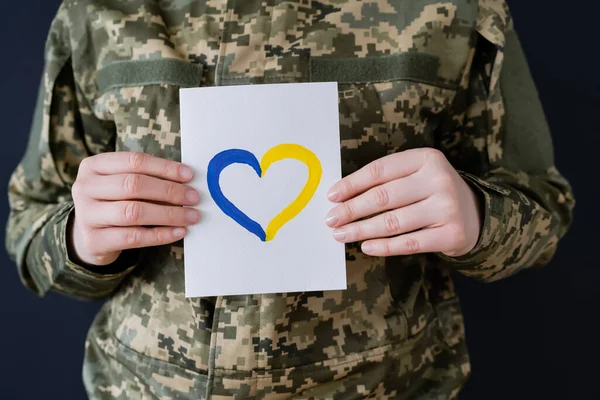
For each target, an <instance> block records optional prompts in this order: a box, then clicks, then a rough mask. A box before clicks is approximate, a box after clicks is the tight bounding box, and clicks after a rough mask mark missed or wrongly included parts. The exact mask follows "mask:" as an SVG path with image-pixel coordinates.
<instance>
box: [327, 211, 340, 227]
mask: <svg viewBox="0 0 600 400" xmlns="http://www.w3.org/2000/svg"><path fill="white" fill-rule="evenodd" d="M337 221H338V218H337V216H336V215H329V214H328V215H327V217H325V223H326V224H327V226H334V225H335V224H336V223H337Z"/></svg>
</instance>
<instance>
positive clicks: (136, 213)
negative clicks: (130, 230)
mask: <svg viewBox="0 0 600 400" xmlns="http://www.w3.org/2000/svg"><path fill="white" fill-rule="evenodd" d="M140 214H141V207H140V204H139V203H136V202H135V201H130V202H127V203H125V206H124V207H123V217H124V218H125V221H127V222H131V223H136V222H138V221H139V220H140Z"/></svg>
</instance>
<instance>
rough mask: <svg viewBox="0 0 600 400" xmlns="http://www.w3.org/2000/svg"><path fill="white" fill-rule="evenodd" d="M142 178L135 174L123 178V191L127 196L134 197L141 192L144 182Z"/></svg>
mask: <svg viewBox="0 0 600 400" xmlns="http://www.w3.org/2000/svg"><path fill="white" fill-rule="evenodd" d="M140 178H141V177H140V176H139V175H135V174H128V175H125V177H124V178H123V191H124V192H125V194H126V195H129V196H133V195H136V194H138V193H139V192H140V190H141V186H142V182H141V179H140Z"/></svg>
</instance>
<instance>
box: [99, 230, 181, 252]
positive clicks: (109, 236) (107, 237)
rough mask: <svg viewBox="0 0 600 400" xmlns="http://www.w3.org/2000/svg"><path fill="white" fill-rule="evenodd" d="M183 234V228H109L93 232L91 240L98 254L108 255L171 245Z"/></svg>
mask: <svg viewBox="0 0 600 400" xmlns="http://www.w3.org/2000/svg"><path fill="white" fill-rule="evenodd" d="M185 234H186V229H185V228H184V227H175V228H167V227H156V228H140V227H135V228H121V227H118V228H117V227H111V228H104V229H98V230H96V231H94V237H93V240H94V242H95V249H96V251H97V252H98V253H110V252H115V251H121V250H127V249H138V248H142V247H151V246H160V245H165V244H169V243H173V242H176V241H178V240H181V239H182V238H183V237H184V236H185Z"/></svg>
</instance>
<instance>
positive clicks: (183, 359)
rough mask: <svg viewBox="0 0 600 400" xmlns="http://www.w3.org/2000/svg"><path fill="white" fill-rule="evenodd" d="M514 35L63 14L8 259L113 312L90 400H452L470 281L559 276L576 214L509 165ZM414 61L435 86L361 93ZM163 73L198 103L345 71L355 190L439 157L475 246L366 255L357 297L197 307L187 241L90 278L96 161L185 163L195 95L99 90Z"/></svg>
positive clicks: (303, 5) (378, 5)
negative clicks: (72, 255) (73, 251)
mask: <svg viewBox="0 0 600 400" xmlns="http://www.w3.org/2000/svg"><path fill="white" fill-rule="evenodd" d="M512 28H513V24H512V20H511V18H510V14H509V11H508V7H507V6H506V4H505V2H504V1H501V0H479V1H470V0H452V1H439V0H437V1H436V0H409V1H406V0H382V1H373V0H369V1H350V0H327V1H312V0H303V1H267V2H264V1H260V2H259V1H256V0H247V1H243V2H242V1H237V2H231V1H221V0H219V1H217V0H208V1H197V0H176V1H175V0H165V1H160V2H146V1H141V0H132V1H126V2H125V1H120V0H103V1H98V0H66V1H64V2H63V5H62V6H61V8H60V10H59V12H58V14H57V17H56V18H55V20H54V22H53V25H52V28H51V30H50V35H49V40H48V46H47V52H46V53H47V54H46V68H45V72H44V78H43V85H42V90H41V92H40V101H39V108H38V111H39V113H38V117H39V118H37V121H38V122H37V123H35V124H34V125H33V128H32V131H31V141H30V145H29V147H28V152H27V153H26V155H25V157H24V158H23V161H22V163H21V164H20V165H19V166H18V167H17V168H16V169H15V172H14V174H13V176H12V179H11V182H10V188H9V190H10V193H9V196H10V205H11V216H10V219H9V223H8V226H7V249H8V250H9V252H10V254H11V256H12V257H13V258H14V259H15V261H16V262H17V264H18V266H19V273H20V275H21V278H22V280H23V283H24V284H25V285H26V286H27V287H29V288H31V289H32V290H34V291H36V292H37V293H38V294H40V295H43V294H45V293H46V292H48V291H49V290H56V291H59V292H61V293H64V294H67V295H71V296H74V297H78V298H106V299H107V302H106V304H105V305H104V307H103V308H102V310H101V311H100V313H99V314H98V316H97V318H96V319H95V321H94V323H93V324H92V327H91V328H90V331H89V335H88V339H87V342H86V359H85V364H84V382H85V387H86V389H87V391H88V394H89V396H90V398H93V399H113V398H116V399H146V398H158V399H204V398H212V399H225V398H238V399H242V398H263V399H283V398H296V399H321V398H332V399H360V398H381V399H449V398H454V397H455V396H456V395H457V394H458V393H459V391H460V389H461V388H462V386H463V385H464V383H465V382H466V380H467V377H468V376H469V374H470V363H469V356H468V352H467V349H466V346H465V327H464V323H463V317H462V313H461V311H460V306H459V301H458V297H457V294H456V292H455V288H454V285H453V281H452V278H451V273H452V271H455V270H459V271H461V272H463V273H465V274H467V275H470V276H474V277H476V278H480V279H482V280H495V279H500V278H503V277H505V276H508V275H510V274H514V273H516V272H517V271H519V270H521V269H523V268H527V267H531V266H535V265H543V264H545V263H546V262H547V261H548V260H549V259H550V257H551V256H552V254H553V252H554V251H555V249H556V246H557V243H558V241H559V240H560V238H561V237H562V236H563V235H564V234H565V232H566V230H567V228H568V225H569V222H570V218H571V212H572V208H573V205H574V200H573V195H572V191H571V188H570V187H569V185H568V182H567V181H566V180H565V178H564V177H562V176H561V175H560V173H559V172H558V170H557V169H556V167H554V166H550V167H544V168H540V169H538V170H536V171H534V172H532V171H530V170H527V171H526V170H525V169H523V168H520V165H519V164H518V163H517V164H516V165H513V164H514V163H513V164H511V165H510V166H509V165H508V163H507V159H508V156H511V154H510V151H511V150H510V149H509V148H507V146H506V143H507V140H508V139H507V138H511V137H514V136H507V135H517V134H529V132H527V133H522V132H509V131H507V129H506V127H507V124H506V122H507V118H510V116H507V113H506V107H505V105H504V96H503V92H502V85H500V81H501V77H502V67H503V66H504V65H505V62H506V57H507V56H508V53H505V41H506V38H507V37H508V36H509V34H510V30H511V29H512ZM406 54H410V55H411V60H413V61H414V63H415V65H413V67H416V66H417V64H418V63H420V62H421V61H423V60H425V59H427V60H431V59H434V60H436V68H435V72H434V73H433V76H427V77H425V78H418V77H417V78H415V76H413V75H411V74H409V73H407V74H406V75H403V74H402V73H401V72H398V71H401V70H402V68H405V67H406V66H403V65H401V64H398V65H397V66H396V65H394V67H393V68H394V69H395V68H396V67H397V68H398V69H397V70H396V72H398V73H395V74H394V77H393V78H389V79H379V78H378V79H372V80H369V79H367V80H361V81H360V82H358V81H352V80H347V79H346V78H347V77H348V76H351V74H348V70H347V68H350V69H352V68H353V67H355V66H357V65H358V64H357V63H358V62H360V60H365V59H369V60H370V61H371V62H372V65H375V66H376V67H375V70H374V71H373V73H374V74H377V73H378V72H380V71H377V65H384V64H385V63H383V62H379V61H381V60H383V57H388V56H394V55H406ZM164 59H174V60H178V61H179V62H187V63H194V64H200V65H202V67H203V68H201V70H202V71H203V72H202V76H201V77H199V79H198V82H199V85H200V86H214V85H242V84H256V83H259V84H268V83H293V82H310V81H313V80H314V79H315V78H314V76H313V75H312V72H311V60H313V61H314V60H317V59H319V60H327V62H328V63H333V64H334V65H337V66H338V67H339V68H338V67H336V68H334V69H332V70H331V71H333V72H331V73H330V75H329V76H327V79H328V80H332V81H338V82H340V83H339V85H338V88H339V113H340V135H341V143H340V147H341V154H342V171H343V174H344V175H347V174H349V173H352V172H354V171H356V170H357V169H358V168H360V167H362V166H364V165H366V164H367V163H369V162H370V161H373V160H375V159H377V158H380V157H382V156H385V155H387V154H391V153H394V152H399V151H403V150H406V149H410V148H416V147H434V148H438V149H440V150H441V151H443V152H444V154H446V156H447V157H448V159H449V160H450V162H451V163H452V164H453V165H454V166H455V168H457V170H458V171H459V173H460V174H461V175H462V176H463V177H464V179H465V180H466V181H467V182H468V183H469V184H470V185H472V187H473V188H474V189H475V190H476V191H477V193H479V194H480V197H481V199H482V204H483V205H484V225H483V230H482V233H481V237H480V240H479V242H478V244H477V246H476V248H475V249H474V250H473V251H472V252H471V253H469V254H467V255H465V256H464V257H459V258H450V257H446V256H443V255H439V254H420V255H414V256H406V257H389V258H377V257H369V256H366V255H365V254H363V253H362V252H361V251H360V246H358V244H349V245H347V246H346V264H347V277H348V289H347V290H345V291H328V292H309V293H277V294H268V295H266V294H265V295H248V296H224V297H211V298H185V296H184V268H183V252H184V251H185V250H184V249H183V246H182V243H176V244H174V245H170V246H160V247H153V248H147V249H143V250H142V251H141V252H140V254H139V257H138V259H137V263H135V264H134V263H132V265H123V266H122V267H121V268H119V269H118V270H116V271H112V270H111V271H110V273H108V269H107V270H106V271H105V272H106V273H102V271H101V270H96V269H95V270H94V271H91V270H90V269H89V268H84V267H82V266H79V265H77V264H75V263H73V262H72V261H71V260H69V257H68V252H67V246H66V236H65V232H66V226H67V223H68V221H69V216H70V215H72V212H73V210H72V208H73V204H72V200H71V196H70V185H71V184H72V183H73V182H74V180H75V178H76V174H77V169H78V165H79V163H80V162H81V160H82V159H83V158H85V157H87V156H89V155H92V154H98V153H102V152H109V151H141V152H145V153H148V154H153V155H155V156H158V157H163V158H167V159H171V160H180V156H181V151H180V145H181V141H180V132H179V131H180V120H179V89H180V87H182V85H180V84H178V82H176V81H173V80H168V81H167V79H163V80H161V76H155V77H153V82H154V83H148V82H142V81H139V82H135V79H134V81H131V80H130V81H128V82H127V84H126V85H120V86H118V85H110V84H109V85H103V89H102V90H100V85H99V84H98V79H97V74H98V72H99V71H106V69H107V68H110V67H111V66H113V65H116V63H125V64H124V65H128V67H129V68H130V71H131V72H132V76H134V77H135V76H136V74H135V72H136V68H137V66H138V65H139V62H140V61H145V62H150V63H152V62H153V61H158V62H160V60H164ZM386 60H388V61H389V58H386ZM388 61H386V63H387V62H388ZM355 62H356V63H355ZM146 65H147V64H146ZM173 65H176V63H175V64H173ZM329 65H332V64H329ZM385 65H388V64H385ZM418 65H420V64H418ZM344 68H346V70H344ZM156 70H157V71H158V70H160V69H159V68H157V69H156ZM198 70H199V71H200V69H198ZM408 70H410V68H408ZM172 75H176V74H172ZM384 75H385V74H384ZM384 75H378V76H384ZM385 76H391V75H389V74H388V75H385ZM525 79H530V78H527V77H525ZM109 83H110V82H109ZM182 84H183V82H182ZM513 125H514V124H513ZM198 129H201V127H198ZM544 140H546V141H547V139H544ZM512 143H515V141H513V142H512ZM530 150H532V149H530ZM290 256H293V257H301V256H302V254H293V255H290Z"/></svg>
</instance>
